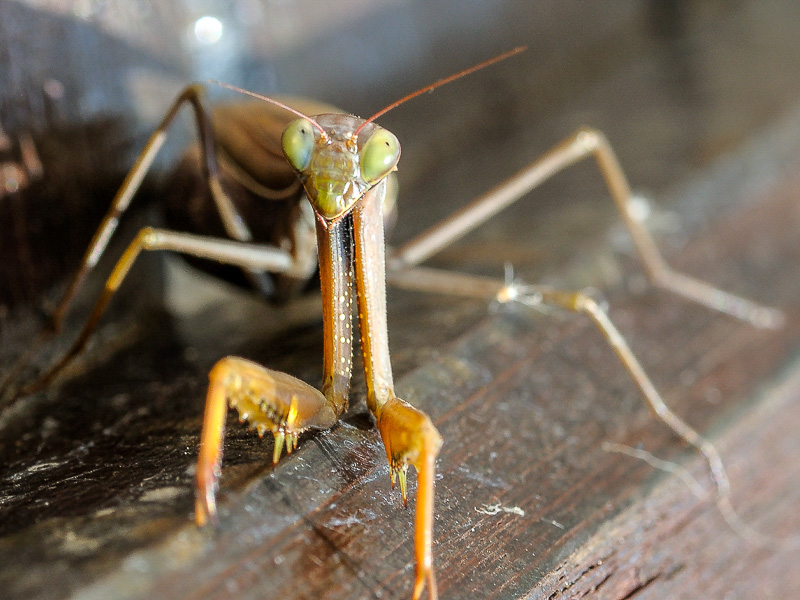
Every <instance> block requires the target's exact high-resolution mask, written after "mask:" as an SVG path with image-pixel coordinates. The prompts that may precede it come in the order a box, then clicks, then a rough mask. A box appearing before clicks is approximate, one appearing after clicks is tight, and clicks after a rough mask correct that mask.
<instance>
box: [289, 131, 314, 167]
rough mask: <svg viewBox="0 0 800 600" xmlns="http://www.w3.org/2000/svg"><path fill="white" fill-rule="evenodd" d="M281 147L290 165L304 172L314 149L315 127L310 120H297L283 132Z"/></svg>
mask: <svg viewBox="0 0 800 600" xmlns="http://www.w3.org/2000/svg"><path fill="white" fill-rule="evenodd" d="M281 147H282V148H283V154H284V155H285V156H286V160H288V161H289V164H290V165H292V167H294V169H295V170H296V171H304V170H305V169H306V167H308V165H309V163H310V162H311V152H312V150H313V149H314V126H313V125H312V124H311V122H310V121H309V120H308V119H295V120H294V121H292V122H291V123H289V124H288V125H287V126H286V129H284V130H283V135H282V136H281Z"/></svg>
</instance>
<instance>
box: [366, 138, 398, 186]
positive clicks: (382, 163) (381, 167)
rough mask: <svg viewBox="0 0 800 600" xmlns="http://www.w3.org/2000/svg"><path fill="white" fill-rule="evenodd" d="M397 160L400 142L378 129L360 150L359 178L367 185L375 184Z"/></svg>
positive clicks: (392, 167)
mask: <svg viewBox="0 0 800 600" xmlns="http://www.w3.org/2000/svg"><path fill="white" fill-rule="evenodd" d="M399 158H400V142H399V141H397V138H396V137H395V136H394V134H393V133H391V132H390V131H387V130H386V129H378V130H377V131H376V132H375V133H373V134H372V135H371V136H370V138H369V139H368V140H367V143H366V144H364V148H363V149H362V150H361V159H360V161H359V162H360V166H361V177H362V178H363V179H364V181H366V182H367V183H376V182H378V181H380V180H381V179H383V178H384V177H385V176H386V175H387V174H388V173H389V172H390V171H391V170H392V169H394V166H395V165H396V164H397V161H398V159H399Z"/></svg>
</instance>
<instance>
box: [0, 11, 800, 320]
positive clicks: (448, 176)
mask: <svg viewBox="0 0 800 600" xmlns="http://www.w3.org/2000/svg"><path fill="white" fill-rule="evenodd" d="M799 19H800V8H798V7H797V4H796V3H795V2H792V1H791V0H785V1H777V0H775V1H767V2H752V1H751V2H748V1H710V2H709V1H702V2H699V1H698V2H695V1H682V2H675V1H667V0H650V1H647V2H640V1H619V2H613V3H605V2H604V3H601V2H580V1H572V2H563V1H559V0H551V1H542V2H509V1H502V0H462V1H460V2H453V1H452V0H451V1H448V0H433V1H430V2H421V1H410V0H330V1H328V2H325V3H319V2H316V1H314V0H235V1H221V0H220V1H217V2H215V1H211V0H208V1H203V2H168V3H163V2H153V1H147V0H131V1H121V0H120V1H114V0H81V1H66V0H64V1H62V0H24V1H15V0H2V1H0V161H2V165H3V166H2V171H0V173H1V175H0V261H2V264H3V269H2V271H1V272H0V307H2V310H5V311H7V310H8V309H9V308H11V307H14V306H17V305H20V304H23V303H26V302H30V301H33V300H35V299H37V298H38V297H39V296H40V295H41V294H42V293H43V292H44V291H45V290H47V289H49V288H50V287H51V286H52V285H53V284H54V283H57V282H58V281H59V280H60V279H61V278H63V276H64V273H65V272H67V271H68V270H69V269H70V268H72V265H74V264H75V261H76V260H77V258H78V256H79V255H80V252H81V251H82V250H83V248H84V247H85V245H86V243H87V241H88V239H89V237H90V234H91V231H92V229H93V228H94V226H95V224H96V223H97V222H98V220H99V216H100V215H101V214H102V213H103V211H104V210H105V208H106V207H107V205H108V203H109V202H110V198H111V196H112V195H113V192H114V190H115V189H116V187H117V185H118V183H119V181H120V180H121V177H122V175H123V174H124V172H125V170H126V169H127V168H128V166H129V165H130V163H131V160H132V156H133V154H134V151H138V149H139V148H140V147H141V145H142V144H143V142H144V140H145V139H146V136H147V135H148V134H149V132H150V131H151V129H152V127H153V126H154V124H155V122H156V121H157V120H158V119H159V118H160V117H161V116H162V115H163V113H164V111H165V110H166V108H167V106H168V105H169V103H170V101H171V99H172V98H173V97H174V95H175V94H176V93H177V92H178V91H179V90H180V89H181V88H182V87H183V86H185V85H186V84H187V83H188V82H191V81H205V80H207V79H219V80H221V81H225V82H229V83H232V84H236V85H239V86H243V87H246V88H248V89H251V90H254V91H257V92H260V93H265V94H274V93H281V94H293V95H305V96H309V97H313V98H316V99H319V100H323V101H326V102H329V103H332V104H334V105H337V106H339V107H341V108H343V109H344V110H347V111H349V112H352V113H354V114H359V115H367V114H371V113H373V112H374V111H376V110H377V109H379V108H381V107H382V106H384V105H385V104H388V103H389V102H391V101H393V100H395V99H397V98H399V97H401V96H402V95H404V94H406V93H408V92H410V91H412V90H414V89H416V88H419V87H421V86H423V85H426V84H428V83H430V82H432V81H434V80H436V79H438V78H440V77H443V76H446V75H449V74H451V73H452V72H454V71H457V70H460V69H463V68H466V67H468V66H470V65H472V64H474V63H476V62H478V61H481V60H484V59H486V58H487V57H490V56H493V55H495V54H498V53H500V52H502V51H505V50H507V49H509V48H512V47H514V46H516V45H520V44H525V45H527V46H528V51H527V52H526V53H524V54H523V55H521V56H518V57H516V58H514V59H512V60H510V61H507V62H506V63H505V64H501V65H498V66H496V67H493V68H491V69H488V70H486V71H485V72H483V73H479V74H476V75H473V76H471V77H469V78H467V79H465V80H463V81H460V82H458V83H456V84H453V85H451V86H448V87H446V88H444V89H440V90H437V91H436V92H435V93H434V94H429V95H426V97H424V98H418V99H416V100H414V101H413V103H410V104H409V105H407V106H404V107H402V108H400V109H397V110H395V111H393V112H392V113H389V114H387V115H386V116H385V117H383V118H381V123H382V124H383V125H384V126H386V127H388V128H390V129H393V130H394V131H395V133H396V134H397V135H398V136H399V138H400V140H401V143H402V144H403V149H404V152H403V158H402V161H401V164H400V176H401V180H400V181H401V185H402V186H403V190H404V191H403V192H402V194H403V199H402V200H401V215H402V214H403V211H405V212H406V214H409V213H410V214H413V215H414V219H406V220H403V219H402V218H401V220H400V225H399V228H398V231H397V232H396V234H395V235H396V237H395V238H394V239H403V238H406V237H408V236H409V235H411V234H412V233H413V232H414V231H417V230H419V228H420V224H422V223H430V222H432V221H433V219H434V218H436V217H440V216H444V215H445V214H447V213H448V212H450V211H451V210H452V209H453V208H454V207H457V206H459V205H460V204H462V203H463V202H465V201H467V200H468V199H469V198H471V197H473V196H475V195H477V194H478V193H479V192H482V191H485V190H486V189H487V188H489V187H491V186H492V185H494V184H496V183H498V182H499V181H501V180H503V179H504V178H505V177H507V176H508V175H510V174H511V173H513V172H514V171H515V170H516V169H518V168H520V167H521V166H522V165H524V164H525V163H527V162H528V161H530V160H531V159H532V158H534V157H535V156H537V155H538V154H539V153H541V152H542V151H544V150H545V149H547V148H549V147H550V146H551V145H553V144H554V143H556V142H557V141H558V140H560V139H561V138H563V137H564V136H566V135H568V134H569V133H571V131H573V130H574V129H575V128H576V127H577V126H580V125H584V124H588V125H592V126H595V127H599V128H601V129H603V130H604V131H605V132H606V133H607V134H608V136H609V137H610V139H611V141H612V143H613V144H615V147H616V149H617V151H618V152H619V154H620V156H621V159H622V162H623V165H624V166H625V168H626V170H627V172H628V174H629V177H630V179H631V181H632V182H633V185H634V187H636V188H638V189H641V190H644V191H647V192H651V193H654V194H658V193H660V192H662V191H663V190H664V189H665V188H667V187H668V186H669V185H670V184H674V183H675V182H677V181H680V180H681V179H682V178H683V177H685V175H686V174H687V173H690V172H692V171H695V170H697V169H701V168H703V167H704V166H706V165H708V164H710V163H711V162H712V161H713V160H714V159H715V158H717V157H719V156H720V155H723V154H724V153H725V152H727V151H730V150H732V149H734V148H736V147H737V146H738V145H739V144H740V143H741V142H742V141H743V140H745V139H747V138H748V136H750V135H752V133H753V132H754V131H757V130H758V129H759V128H761V127H763V126H764V125H766V124H767V123H769V122H770V121H771V120H773V119H775V118H776V117H777V116H778V115H780V114H782V113H783V112H785V111H787V110H788V109H789V108H790V107H792V106H794V105H795V103H796V102H797V100H798V98H800V78H798V77H797V76H796V74H797V73H798V68H800V39H798V36H797V35H796V31H795V28H794V27H793V24H796V23H798V22H800V20H799ZM209 94H210V95H211V97H212V98H213V99H214V100H217V101H221V100H228V101H230V100H231V99H233V100H236V99H237V98H235V97H234V96H235V95H233V94H232V93H231V92H228V91H226V90H220V89H218V88H215V87H214V86H211V87H210V89H209ZM188 123H189V122H188V119H187V120H186V123H185V124H184V127H182V128H181V127H176V128H175V129H176V131H175V132H174V133H173V134H172V137H171V143H170V145H169V147H168V149H167V151H166V152H164V153H163V156H162V157H161V159H160V161H159V163H158V166H159V169H158V170H159V171H161V172H163V171H164V170H165V169H167V168H168V166H169V165H170V164H172V162H173V161H174V159H175V154H176V153H177V152H179V151H180V149H181V148H182V146H183V145H184V144H185V143H186V142H187V140H190V139H192V135H193V133H192V132H191V128H190V127H189V126H188ZM587 169H593V167H588V168H587ZM587 169H582V168H577V169H575V170H574V171H575V172H574V173H573V174H572V175H570V176H565V177H562V178H560V179H563V180H564V181H563V185H558V186H555V185H554V186H551V189H549V191H546V192H544V193H543V194H542V195H541V199H539V200H537V201H536V202H535V203H531V204H528V206H526V207H525V208H524V210H523V209H519V210H518V217H519V218H515V219H512V220H510V222H511V223H512V224H515V225H512V227H513V229H512V230H508V229H507V225H503V226H498V227H500V231H499V232H495V234H492V226H489V227H487V228H486V230H485V232H484V233H482V234H481V235H482V236H489V237H488V238H479V239H478V240H476V241H475V243H473V244H471V246H470V247H471V248H472V249H473V250H472V251H471V252H473V254H474V255H475V256H474V259H475V260H476V261H477V263H478V265H479V263H480V261H481V256H483V255H484V254H485V250H486V247H487V246H486V245H485V244H482V243H481V242H480V239H488V240H489V242H488V243H490V244H494V243H496V242H497V241H498V235H499V233H503V232H505V233H506V234H507V237H509V238H511V236H522V237H521V238H519V241H518V242H517V241H515V243H514V244H512V247H511V248H508V250H509V252H511V255H509V256H508V257H507V259H509V260H513V261H514V262H519V260H520V259H525V258H530V256H529V253H527V252H525V251H520V250H519V247H520V246H525V244H526V243H528V242H530V243H532V244H538V250H537V252H538V253H539V254H541V253H542V252H544V253H545V255H547V254H550V253H556V254H558V252H557V251H555V250H553V248H555V247H556V246H557V245H558V243H559V242H558V240H559V239H562V238H563V237H564V236H565V235H566V236H568V237H570V238H578V239H581V238H582V237H583V234H581V233H579V234H578V235H573V234H572V233H569V232H571V231H573V230H571V229H569V228H570V227H581V223H585V224H588V225H590V226H591V228H593V229H594V230H597V231H599V230H601V225H603V224H605V223H607V222H610V220H611V219H613V216H612V212H613V211H610V210H609V207H610V204H608V203H606V202H605V201H597V202H594V201H592V199H591V198H592V196H593V195H595V196H597V195H600V194H603V192H602V188H600V187H597V186H596V183H597V181H596V178H595V177H594V176H593V175H591V171H589V170H587ZM585 173H589V174H590V176H589V177H588V179H590V182H589V183H588V184H586V185H584V184H582V183H581V181H582V180H586V179H587V177H584V174H585ZM567 180H569V181H567ZM155 189H156V191H155V192H153V191H150V192H145V196H147V195H148V193H149V194H150V196H151V197H152V196H157V195H158V192H157V189H158V188H155ZM573 200H574V201H577V202H579V208H576V209H575V210H570V209H568V208H565V206H569V204H570V202H571V201H573ZM139 202H141V203H144V201H137V203H139ZM532 206H535V209H536V210H537V211H543V212H540V213H538V214H537V215H536V216H534V212H535V211H533V210H532V209H531V207H532ZM548 207H550V208H549V209H548ZM548 210H552V211H556V212H555V213H549V212H547V211H548ZM417 219H419V220H417ZM572 222H574V223H573V224H572V225H570V223H572ZM543 224H544V225H543ZM565 228H566V229H565ZM553 231H558V232H559V233H558V234H556V235H555V238H554V239H551V238H552V235H553V234H552V233H551V232H553ZM564 231H566V232H568V233H566V234H565V233H564ZM499 241H500V242H502V240H499ZM528 246H529V247H530V244H528ZM490 247H493V246H490ZM460 251H461V252H465V251H467V250H465V249H464V248H462V249H461V250H460ZM520 252H521V255H520ZM570 252H571V251H570ZM537 256H538V255H537ZM555 264H556V266H557V262H556V263H555ZM495 265H496V263H495ZM533 275H535V276H538V275H539V273H538V272H537V273H534V274H533ZM2 310H0V312H2ZM1 322H2V321H0V323H1Z"/></svg>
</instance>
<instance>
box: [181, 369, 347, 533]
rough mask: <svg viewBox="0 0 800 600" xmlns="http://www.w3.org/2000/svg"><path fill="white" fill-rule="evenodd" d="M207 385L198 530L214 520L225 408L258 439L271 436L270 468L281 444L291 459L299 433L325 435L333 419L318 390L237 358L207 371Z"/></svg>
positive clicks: (198, 485) (199, 468) (197, 487)
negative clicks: (316, 431)
mask: <svg viewBox="0 0 800 600" xmlns="http://www.w3.org/2000/svg"><path fill="white" fill-rule="evenodd" d="M209 379H210V383H209V386H208V396H207V397H206V408H205V414H204V417H203V431H202V433H201V435H200V455H199V457H198V459H197V473H196V485H195V520H196V521H197V524H198V525H201V526H202V525H205V524H206V523H207V522H208V521H211V522H212V523H216V520H217V505H216V499H215V495H216V491H217V484H218V481H219V475H220V462H221V461H222V442H223V439H224V437H225V415H226V413H227V408H228V406H229V405H230V407H231V408H235V409H236V410H238V411H239V419H240V420H242V421H247V422H248V423H250V425H251V426H252V427H253V428H254V429H255V430H256V431H257V432H258V435H260V436H263V435H264V434H265V433H266V432H267V431H270V432H272V434H273V435H274V436H275V450H274V452H273V454H272V461H273V462H274V463H276V462H278V459H279V458H280V456H281V452H282V451H283V446H284V444H286V450H287V452H290V453H291V452H292V450H294V448H295V447H296V446H297V437H298V435H299V434H300V433H302V432H303V431H306V430H308V429H329V428H331V427H333V425H334V424H335V423H336V420H337V418H338V414H337V412H336V410H335V409H334V407H333V406H332V405H331V404H330V403H329V402H328V401H327V400H326V399H325V396H324V395H323V394H322V393H321V392H320V391H319V390H317V389H315V388H313V387H311V386H310V385H308V384H307V383H305V382H303V381H300V380H299V379H296V378H295V377H292V376H291V375H287V374H286V373H281V372H280V371H273V370H272V369H267V368H265V367H262V366H261V365H259V364H256V363H254V362H251V361H249V360H245V359H243V358H237V357H235V356H228V357H226V358H223V359H222V360H220V361H219V362H218V363H217V364H216V365H214V368H213V369H211V373H209Z"/></svg>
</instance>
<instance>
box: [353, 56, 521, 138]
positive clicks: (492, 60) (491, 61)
mask: <svg viewBox="0 0 800 600" xmlns="http://www.w3.org/2000/svg"><path fill="white" fill-rule="evenodd" d="M527 49H528V47H527V46H517V47H516V48H514V49H513V50H509V51H508V52H504V53H503V54H500V55H499V56H495V57H494V58H490V59H489V60H485V61H483V62H482V63H478V64H477V65H475V66H472V67H469V68H468V69H464V70H463V71H459V72H458V73H455V74H453V75H450V76H449V77H445V78H444V79H440V80H439V81H436V82H434V83H432V84H430V85H426V86H425V87H424V88H422V89H419V90H417V91H416V92H411V93H410V94H409V95H408V96H404V97H402V98H400V100H398V101H396V102H392V103H391V104H390V105H389V106H387V107H386V108H382V109H381V110H379V111H378V112H376V113H375V114H374V115H372V116H371V117H370V118H369V119H367V120H366V121H364V122H363V123H362V124H361V126H360V127H359V128H358V129H356V131H355V133H354V134H353V136H354V137H357V136H358V134H359V132H360V131H361V130H362V129H363V128H364V126H365V125H366V124H367V123H372V121H374V120H375V119H377V118H378V117H380V116H383V115H385V114H386V113H387V112H389V111H390V110H392V109H393V108H397V107H398V106H400V105H401V104H403V103H404V102H408V101H409V100H411V99H412V98H416V97H417V96H420V95H422V94H424V93H426V92H430V91H431V90H435V89H436V88H438V87H441V86H443V85H445V84H447V83H450V82H451V81H455V80H456V79H460V78H461V77H464V76H466V75H469V74H470V73H474V72H475V71H479V70H480V69H483V68H484V67H488V66H490V65H493V64H494V63H497V62H500V61H501V60H505V59H507V58H510V57H512V56H514V55H515V54H519V53H520V52H524V51H525V50H527Z"/></svg>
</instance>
